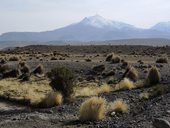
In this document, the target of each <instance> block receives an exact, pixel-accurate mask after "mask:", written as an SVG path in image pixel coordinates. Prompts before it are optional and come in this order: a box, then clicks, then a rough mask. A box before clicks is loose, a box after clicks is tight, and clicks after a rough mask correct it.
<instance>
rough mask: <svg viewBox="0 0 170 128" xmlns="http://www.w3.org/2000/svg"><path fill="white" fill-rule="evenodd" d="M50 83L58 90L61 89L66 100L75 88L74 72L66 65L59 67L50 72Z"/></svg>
mask: <svg viewBox="0 0 170 128" xmlns="http://www.w3.org/2000/svg"><path fill="white" fill-rule="evenodd" d="M48 77H49V78H50V81H51V82H50V85H51V86H52V88H53V89H54V90H56V91H60V92H61V93H62V94H63V96H64V100H65V99H68V98H71V96H72V94H73V88H74V78H75V77H74V74H73V73H72V72H71V71H70V70H69V69H67V68H65V67H57V68H54V69H52V70H51V72H49V73H48Z"/></svg>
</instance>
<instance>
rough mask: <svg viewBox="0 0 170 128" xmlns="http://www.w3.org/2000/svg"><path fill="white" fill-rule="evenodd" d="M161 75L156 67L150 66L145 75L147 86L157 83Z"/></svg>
mask: <svg viewBox="0 0 170 128" xmlns="http://www.w3.org/2000/svg"><path fill="white" fill-rule="evenodd" d="M160 79H161V75H160V72H159V70H158V69H157V68H156V67H152V68H151V69H150V71H149V74H148V76H147V84H148V85H149V86H151V85H155V84H158V83H159V82H160Z"/></svg>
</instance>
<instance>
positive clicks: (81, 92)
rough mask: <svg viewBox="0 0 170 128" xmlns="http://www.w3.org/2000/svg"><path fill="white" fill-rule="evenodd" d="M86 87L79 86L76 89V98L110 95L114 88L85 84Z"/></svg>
mask: <svg viewBox="0 0 170 128" xmlns="http://www.w3.org/2000/svg"><path fill="white" fill-rule="evenodd" d="M85 85H86V86H85V87H84V86H83V87H81V86H78V87H77V88H76V89H75V96H97V95H98V94H100V93H109V92H111V91H113V87H112V86H110V85H107V84H103V85H101V86H99V85H98V84H97V83H85Z"/></svg>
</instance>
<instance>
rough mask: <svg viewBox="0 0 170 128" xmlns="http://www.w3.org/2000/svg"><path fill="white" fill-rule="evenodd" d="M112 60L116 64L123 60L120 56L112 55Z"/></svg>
mask: <svg viewBox="0 0 170 128" xmlns="http://www.w3.org/2000/svg"><path fill="white" fill-rule="evenodd" d="M111 62H112V63H114V64H116V63H120V62H121V57H120V56H116V55H114V56H112V59H111Z"/></svg>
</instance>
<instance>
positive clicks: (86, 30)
mask: <svg viewBox="0 0 170 128" xmlns="http://www.w3.org/2000/svg"><path fill="white" fill-rule="evenodd" d="M134 38H135V39H137V38H167V39H170V22H162V23H158V24H157V25H155V26H154V27H152V28H150V29H142V28H136V27H134V26H133V25H130V24H126V23H123V22H118V21H112V20H108V19H105V18H103V17H102V16H99V15H95V16H90V17H86V18H84V19H83V20H81V21H80V22H78V23H74V24H71V25H68V26H66V27H63V28H59V29H55V30H52V31H45V32H9V33H4V34H2V35H1V36H0V41H38V42H48V41H105V40H119V39H134Z"/></svg>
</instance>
